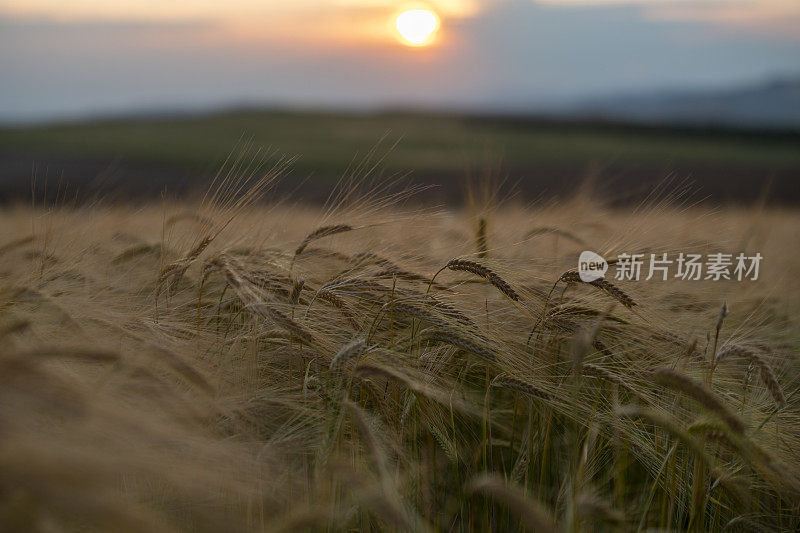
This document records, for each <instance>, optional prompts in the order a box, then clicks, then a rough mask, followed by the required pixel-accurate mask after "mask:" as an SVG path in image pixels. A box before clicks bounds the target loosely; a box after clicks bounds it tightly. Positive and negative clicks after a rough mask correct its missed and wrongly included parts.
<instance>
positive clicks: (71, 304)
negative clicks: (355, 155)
mask: <svg viewBox="0 0 800 533" xmlns="http://www.w3.org/2000/svg"><path fill="white" fill-rule="evenodd" d="M235 175H236V173H235V172H233V173H231V175H230V176H228V177H227V178H221V179H220V180H219V183H218V184H216V185H214V186H212V188H211V190H210V191H209V192H208V193H207V194H206V195H205V196H204V197H202V198H198V199H196V200H169V199H164V200H163V201H161V202H153V203H150V204H146V205H143V206H139V207H133V206H129V205H128V206H125V205H114V204H104V203H103V202H97V203H96V204H93V205H83V206H74V205H70V204H69V203H68V202H60V203H56V204H55V205H54V204H52V203H51V204H47V205H37V204H35V203H34V204H33V205H27V206H22V205H19V206H7V207H5V208H3V210H2V211H0V220H2V225H0V228H2V230H0V272H1V273H2V277H0V291H1V294H2V297H1V298H0V302H1V305H2V312H1V313H0V338H2V341H3V353H2V354H1V355H0V367H1V368H2V371H0V524H2V527H1V528H2V529H3V530H9V531H73V530H89V531H262V530H263V531H298V530H315V531H317V530H318V531H342V530H359V531H370V530H397V531H426V530H441V531H489V530H493V531H521V530H531V531H640V530H651V531H652V530H692V531H706V530H713V531H720V530H731V531H742V530H745V531H752V530H763V531H795V530H797V529H798V527H800V508H799V507H798V504H800V479H798V477H799V476H798V474H800V452H799V451H798V450H800V418H799V417H800V401H799V400H798V398H797V397H796V394H795V391H796V390H797V388H798V384H799V382H800V365H799V364H798V361H797V358H796V356H795V355H796V354H797V353H798V348H800V299H798V297H797V296H798V294H800V252H799V251H798V250H799V249H800V246H799V245H800V237H799V236H798V234H797V231H796V230H797V227H798V224H799V223H800V213H798V212H797V211H793V210H780V209H776V208H769V207H765V206H763V205H754V206H750V207H747V206H745V207H723V208H710V207H707V206H702V205H698V206H693V205H684V204H682V203H681V202H680V198H667V199H663V198H661V199H654V200H653V201H651V202H648V203H646V204H644V205H640V206H639V207H637V208H612V207H609V206H607V205H604V204H603V203H602V202H601V201H600V200H598V199H597V198H596V197H595V196H594V195H592V194H591V193H590V192H588V191H586V190H579V191H576V192H575V194H574V195H573V196H572V197H569V198H562V199H560V200H558V201H548V202H545V201H543V202H539V203H536V204H534V205H532V206H525V205H521V204H517V203H515V202H513V201H512V200H508V201H504V202H500V201H497V198H495V197H493V196H492V194H490V193H487V192H486V191H482V192H481V191H478V192H477V193H476V194H474V195H473V196H472V201H471V202H470V204H469V205H467V206H464V207H463V208H462V209H454V208H440V209H433V208H424V209H423V208H415V207H409V206H408V205H409V204H407V203H406V200H407V199H408V196H409V195H408V194H405V193H394V194H392V193H389V192H387V191H384V190H383V189H381V188H380V187H377V188H373V189H372V190H371V192H369V193H363V192H358V189H357V188H350V186H349V185H348V184H342V185H340V186H339V187H338V189H337V191H336V192H335V194H333V195H332V199H331V201H330V202H329V204H328V205H327V206H326V207H325V208H318V207H310V206H303V205H294V204H291V203H290V202H289V201H285V200H284V201H277V200H278V199H270V198H269V196H267V197H266V198H265V197H264V193H265V192H267V191H268V188H269V185H270V182H271V175H269V176H267V178H264V179H248V178H247V177H242V178H235V177H232V176H235ZM585 249H586V250H594V251H597V252H599V253H601V254H603V255H604V256H605V257H608V258H610V257H614V256H616V255H617V254H619V253H623V252H630V251H642V250H643V251H647V252H648V253H649V252H657V253H661V252H677V251H683V252H698V253H706V252H716V251H720V250H722V251H731V252H739V251H745V252H750V253H754V252H759V253H761V254H762V255H763V256H764V263H763V265H762V268H761V272H760V277H759V279H758V280H757V281H741V282H739V281H681V280H674V279H670V280H667V281H659V280H650V281H644V280H640V281H636V282H634V281H630V282H623V281H619V282H617V281H614V280H609V281H608V282H607V283H605V284H599V283H597V284H588V283H582V282H581V281H580V280H579V279H576V277H575V275H574V274H573V273H571V272H572V271H573V270H574V269H575V267H576V262H577V257H578V254H579V253H580V252H581V251H582V250H585Z"/></svg>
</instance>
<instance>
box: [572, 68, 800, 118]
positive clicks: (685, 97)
mask: <svg viewBox="0 0 800 533" xmlns="http://www.w3.org/2000/svg"><path fill="white" fill-rule="evenodd" d="M570 114H575V115H577V116H579V117H583V118H586V117H590V118H594V119H602V120H611V121H620V120H621V121H631V122H642V123H661V124H681V125H703V126H708V125H715V126H739V127H751V128H752V127H756V128H791V129H800V76H796V77H787V78H781V79H775V80H772V81H770V82H766V83H762V84H758V85H752V86H748V87H741V88H734V89H725V90H719V91H670V92H660V93H647V94H631V95H621V96H613V97H609V98H602V99H594V100H591V101H588V102H586V103H583V104H580V105H578V106H577V107H576V108H574V110H573V111H572V112H571V113H570Z"/></svg>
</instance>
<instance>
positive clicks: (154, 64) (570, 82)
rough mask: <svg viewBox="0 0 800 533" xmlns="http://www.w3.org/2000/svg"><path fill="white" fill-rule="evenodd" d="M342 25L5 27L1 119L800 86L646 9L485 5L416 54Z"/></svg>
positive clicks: (374, 21) (759, 58) (509, 0)
mask: <svg viewBox="0 0 800 533" xmlns="http://www.w3.org/2000/svg"><path fill="white" fill-rule="evenodd" d="M341 9H342V10H343V11H337V12H336V13H331V12H325V13H323V14H319V15H318V16H317V17H314V18H310V19H307V20H305V19H304V21H303V24H304V25H303V26H297V25H295V24H289V23H288V22H287V23H285V24H284V23H282V22H281V23H277V22H276V20H277V19H271V20H272V22H273V23H275V25H276V26H277V27H275V28H273V27H272V26H270V25H264V24H260V23H259V21H253V23H251V24H246V25H244V26H237V25H236V24H234V23H231V22H220V21H194V22H191V21H190V22H186V21H166V20H159V21H115V22H98V21H95V22H87V21H72V22H63V21H53V20H47V19H38V20H34V19H30V18H29V19H26V20H25V21H20V20H19V19H9V18H6V19H2V18H0V71H2V72H3V83H2V84H0V118H4V117H5V118H8V117H11V116H14V117H33V116H47V115H54V114H83V113H87V112H98V111H110V110H120V109H122V110H125V109H135V108H147V107H159V108H163V107H169V106H174V107H178V108H185V107H195V108H202V107H208V106H217V105H225V104H231V103H243V102H250V103H261V104H267V105H294V106H306V105H310V106H347V107H359V108H366V107H376V106H383V105H413V106H428V107H457V108H467V109H472V110H494V111H497V110H499V109H531V108H536V107H541V106H546V105H554V104H557V103H559V102H566V101H570V100H576V99H582V98H587V97H594V96H597V95H600V94H613V93H618V92H626V91H632V90H652V89H659V88H664V87H702V86H712V85H713V86H723V85H726V84H731V83H742V82H750V81H753V80H756V79H758V78H761V77H766V76H770V75H772V74H774V73H781V72H797V71H800V43H797V42H796V41H794V40H792V39H789V38H784V37H781V36H766V35H755V34H751V35H742V34H741V32H739V33H735V32H715V31H711V30H712V29H713V27H712V26H709V24H711V23H709V22H704V21H686V20H667V19H664V18H653V17H652V16H651V15H650V13H649V12H648V11H647V8H646V7H645V6H637V5H615V6H592V7H584V8H580V9H576V8H563V7H560V6H553V5H543V4H540V3H534V2H531V1H530V0H494V1H493V2H491V4H488V3H485V4H484V5H483V8H482V9H483V10H482V11H481V14H480V15H479V16H474V17H464V18H451V19H445V20H444V26H443V28H442V31H441V35H440V38H439V40H438V43H437V44H436V46H433V47H431V48H428V49H424V50H418V49H413V50H412V49H409V48H407V47H403V46H399V45H398V44H397V43H396V42H395V41H394V37H392V36H391V35H388V34H382V33H381V31H382V30H380V29H379V27H378V25H379V24H381V23H382V22H380V21H382V20H383V19H384V18H385V16H386V14H387V11H386V8H384V7H379V6H378V7H373V8H369V9H366V8H356V7H350V8H344V7H342V8H341ZM348 9H350V10H353V11H348ZM285 16H286V17H289V18H287V19H285V20H292V19H291V17H290V16H289V15H285ZM359 17H362V18H359ZM384 22H385V21H384ZM360 27H366V28H367V30H366V31H372V30H375V32H376V33H375V35H371V34H370V35H367V34H365V35H361V34H359V33H358V32H357V31H355V28H360ZM379 30H380V31H379ZM329 31H330V32H334V33H326V32H329ZM359 31H360V30H359ZM335 32H343V34H347V35H349V36H350V37H349V38H344V37H342V36H341V35H340V34H336V33H335Z"/></svg>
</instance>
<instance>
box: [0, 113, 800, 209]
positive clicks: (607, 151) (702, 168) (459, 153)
mask: <svg viewBox="0 0 800 533" xmlns="http://www.w3.org/2000/svg"><path fill="white" fill-rule="evenodd" d="M246 145H250V146H251V148H250V149H249V155H247V156H245V157H255V158H256V159H259V158H264V156H267V164H269V161H277V160H278V159H279V158H281V157H284V158H296V160H295V161H294V162H293V163H292V165H291V167H290V170H289V172H288V174H287V175H286V176H284V178H283V179H282V180H281V184H280V185H279V187H280V188H282V189H283V190H284V192H294V194H295V195H296V197H298V198H302V199H305V200H317V201H318V200H321V199H324V198H325V196H326V194H327V192H328V191H329V190H330V187H331V185H332V184H333V183H334V182H335V181H336V180H337V179H339V178H340V177H342V176H345V175H346V174H347V171H348V169H351V170H352V168H353V167H354V166H355V165H357V164H358V163H359V162H361V161H364V160H366V159H367V158H368V159H370V161H372V164H375V163H377V167H376V170H375V173H376V175H382V176H384V177H391V176H406V175H407V176H408V178H409V179H410V180H413V181H414V182H415V183H422V184H428V185H435V186H436V187H434V188H432V189H430V190H429V191H428V193H427V194H426V198H427V199H428V200H432V201H436V202H441V201H444V202H449V203H452V202H456V201H459V200H460V199H461V197H462V195H463V191H464V182H465V180H466V179H467V178H470V177H476V176H477V177H486V176H487V175H489V176H491V177H492V178H495V179H497V180H500V181H504V183H505V187H506V189H507V191H508V192H509V193H514V194H518V195H519V196H520V197H521V198H523V199H526V200H530V199H537V198H542V197H549V196H553V195H559V194H563V193H566V192H569V191H570V190H572V189H574V187H575V186H576V185H577V184H579V183H580V182H582V181H583V180H585V179H587V177H591V178H595V179H596V181H597V182H598V183H602V190H603V192H605V193H607V195H608V197H609V199H610V201H612V202H620V203H625V202H628V203H630V202H636V201H639V200H640V199H641V198H642V197H643V196H644V195H646V194H647V193H648V192H649V191H650V190H651V188H652V187H653V186H656V185H658V184H659V183H661V182H663V181H664V180H665V179H667V180H671V183H672V185H673V186H687V185H688V187H689V188H690V189H691V191H692V193H691V195H692V198H693V199H705V198H708V197H712V198H713V199H714V201H715V202H728V201H735V202H749V201H752V200H753V199H755V198H756V197H758V196H760V195H761V194H762V193H763V192H765V191H766V192H767V194H768V195H769V198H770V199H771V200H773V201H777V202H780V203H796V202H797V201H799V200H800V185H799V184H800V131H798V130H791V129H789V130H781V129H754V128H736V129H730V128H724V127H702V126H693V125H686V126H666V125H660V126H659V125H651V124H634V123H622V122H617V123H613V122H607V121H593V120H589V119H582V120H577V119H576V120H565V119H563V118H562V119H560V120H556V119H549V118H537V117H533V116H527V117H526V116H519V115H517V116H510V115H509V116H504V115H471V116H470V115H458V114H444V113H437V114H426V113H409V112H380V113H379V112H358V113H353V112H351V113H345V112H339V113H333V112H312V111H304V112H300V111H297V112H293V111H269V110H232V111H225V112H217V113H207V114H199V115H198V114H178V115H176V114H173V115H158V114H153V115H150V116H141V115H139V116H136V117H126V116H121V117H118V118H104V119H95V120H84V121H72V122H62V123H53V124H27V125H17V126H6V127H4V128H1V129H0V198H2V199H3V200H13V199H19V198H26V197H29V196H30V191H31V178H32V176H34V175H35V177H36V181H37V182H38V183H40V184H41V183H43V182H44V181H45V180H47V181H48V182H49V183H50V184H51V185H52V187H54V186H55V185H54V184H55V183H56V182H61V183H62V184H69V187H70V188H71V189H72V190H73V191H79V190H80V189H83V190H84V191H87V190H91V192H92V194H94V195H102V196H104V197H106V198H110V199H115V198H116V199H119V198H142V199H143V198H150V197H154V196H158V195H159V194H160V193H161V192H162V191H163V190H164V189H165V188H166V190H167V191H168V192H174V193H186V192H191V191H197V190H202V189H204V188H205V187H206V185H207V183H208V181H209V179H210V178H211V177H213V175H214V174H215V173H216V171H217V169H218V168H219V167H220V166H221V165H222V163H223V162H224V160H225V159H226V157H228V156H229V155H230V154H233V155H234V156H238V155H241V154H242V152H243V151H244V150H245V146H246ZM257 150H261V153H260V154H258V155H256V154H255V152H256V151H257ZM52 187H51V188H52ZM78 194H79V195H80V192H79V193H78ZM83 198H86V195H85V194H84V196H83Z"/></svg>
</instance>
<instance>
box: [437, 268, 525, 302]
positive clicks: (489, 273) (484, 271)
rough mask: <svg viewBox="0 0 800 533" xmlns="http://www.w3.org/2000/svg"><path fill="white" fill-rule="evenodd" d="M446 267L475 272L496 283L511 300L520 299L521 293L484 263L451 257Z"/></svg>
mask: <svg viewBox="0 0 800 533" xmlns="http://www.w3.org/2000/svg"><path fill="white" fill-rule="evenodd" d="M444 268H446V269H449V270H453V271H463V272H469V273H471V274H475V275H476V276H480V277H482V278H483V279H485V280H486V281H488V282H489V283H491V284H492V285H494V286H495V287H496V288H497V290H499V291H500V292H502V293H503V294H505V295H506V296H508V297H509V298H510V299H511V300H514V301H515V302H516V301H519V299H520V298H519V294H517V293H516V291H514V289H512V288H511V285H509V284H508V282H506V281H505V280H504V279H503V278H501V277H500V276H499V275H498V274H497V273H496V272H495V271H493V270H492V269H491V268H489V267H487V266H485V265H482V264H480V263H478V262H477V261H471V260H469V259H451V260H450V261H448V263H447V264H446V265H445V266H444Z"/></svg>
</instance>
